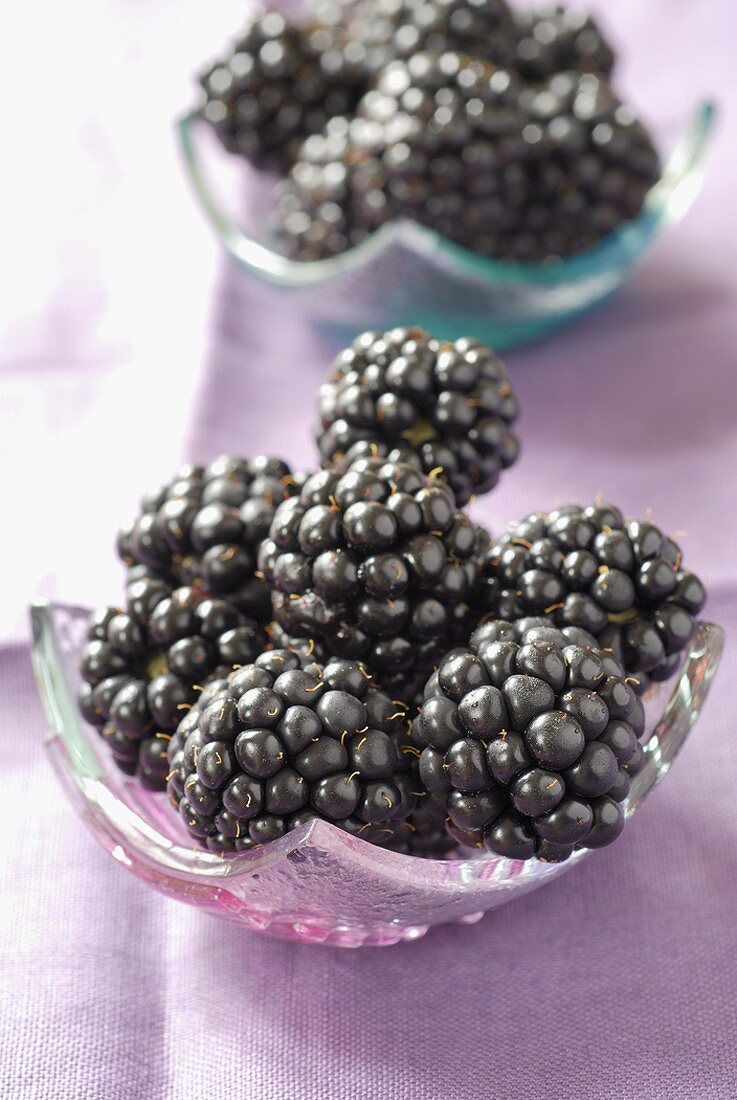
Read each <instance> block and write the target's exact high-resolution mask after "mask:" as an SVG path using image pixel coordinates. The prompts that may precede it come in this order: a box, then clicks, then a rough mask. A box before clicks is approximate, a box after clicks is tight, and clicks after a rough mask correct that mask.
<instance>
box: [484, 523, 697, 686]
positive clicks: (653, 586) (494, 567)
mask: <svg viewBox="0 0 737 1100" xmlns="http://www.w3.org/2000/svg"><path fill="white" fill-rule="evenodd" d="M483 587H484V592H483V596H482V606H483V607H484V608H485V609H486V611H487V613H489V614H491V615H494V616H498V617H501V618H504V619H512V620H514V619H519V618H523V617H524V616H527V615H541V614H544V615H546V616H548V617H549V620H550V622H551V623H553V624H555V625H556V626H560V627H565V626H576V627H581V628H583V629H585V630H587V631H589V632H590V633H591V634H593V635H594V636H595V637H596V638H597V641H598V644H599V645H600V646H601V647H603V648H605V649H608V650H611V651H612V653H613V654H614V656H615V657H616V659H617V660H618V661H620V663H621V664H622V665H623V666H624V668H625V669H626V670H627V672H628V673H629V674H630V675H633V676H635V677H637V678H638V680H639V687H640V690H644V688H646V687H647V686H648V684H649V682H650V681H651V680H655V681H659V680H666V679H668V678H669V677H670V676H671V675H672V674H673V673H674V672H675V670H676V669H677V668H678V665H679V663H680V660H681V654H682V652H683V650H684V648H685V646H686V645H687V644H688V642H689V640H690V638H691V635H692V634H693V631H694V626H695V619H696V616H697V615H698V614H699V612H700V611H701V609H702V608H703V606H704V603H705V601H706V591H705V589H704V586H703V584H702V582H701V581H700V580H699V578H698V577H697V576H696V575H695V574H694V573H692V572H690V571H689V570H687V569H686V568H685V567H684V564H683V554H682V551H681V548H680V547H679V546H678V544H677V543H676V542H675V541H674V540H673V539H672V538H669V537H668V536H666V535H664V534H663V532H662V531H661V530H660V528H659V527H656V526H655V524H653V523H651V522H650V521H649V520H626V519H625V517H624V515H623V513H622V512H621V511H620V509H619V508H617V507H615V506H614V505H612V504H606V503H596V502H595V503H593V504H590V505H588V506H586V507H582V506H581V505H579V504H566V505H563V506H562V507H560V508H556V509H554V510H553V511H552V512H548V513H533V514H532V515H529V516H527V517H525V518H524V519H523V520H521V521H520V522H519V523H515V524H512V525H511V526H510V527H509V528H508V529H507V531H506V532H505V533H504V534H503V535H502V536H501V537H500V538H499V539H497V540H496V541H495V542H494V543H492V545H491V546H490V548H489V549H488V551H487V553H486V560H485V565H484V581H483Z"/></svg>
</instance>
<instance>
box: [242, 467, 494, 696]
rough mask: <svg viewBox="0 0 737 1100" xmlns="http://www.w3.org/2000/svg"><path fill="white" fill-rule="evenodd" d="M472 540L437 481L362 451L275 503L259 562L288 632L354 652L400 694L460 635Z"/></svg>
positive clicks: (475, 568)
mask: <svg viewBox="0 0 737 1100" xmlns="http://www.w3.org/2000/svg"><path fill="white" fill-rule="evenodd" d="M482 547H483V541H482V538H481V536H480V534H479V532H478V530H477V528H476V526H475V525H474V524H473V523H472V522H471V520H470V519H469V518H468V517H467V516H466V515H465V514H464V513H463V512H460V511H459V510H458V508H457V507H456V503H455V499H454V497H453V493H452V491H451V490H450V489H449V488H448V486H447V485H446V484H444V483H443V482H442V481H440V480H439V479H437V478H436V479H432V478H429V477H426V476H425V475H424V474H423V473H422V472H421V471H420V470H419V469H418V468H417V466H416V465H410V464H402V463H397V462H391V461H387V460H385V459H383V458H380V457H375V458H374V457H364V458H359V459H356V461H355V462H353V463H352V464H351V465H350V466H349V467H348V468H347V469H346V470H341V469H338V470H336V469H325V470H322V471H320V472H319V473H317V474H314V475H313V476H312V477H311V478H310V479H309V480H308V481H307V482H306V483H305V485H304V487H303V488H302V492H301V493H300V495H299V496H298V497H294V498H292V499H291V500H288V501H285V503H284V504H282V505H281V506H280V507H279V508H278V509H277V512H276V515H275V516H274V522H273V524H272V527H271V535H270V538H269V539H268V540H266V542H264V543H263V545H262V549H261V556H260V564H261V569H262V571H263V573H264V575H265V576H266V579H267V580H268V582H269V583H270V585H271V586H272V605H273V609H274V617H275V618H276V620H277V621H278V622H279V623H280V624H281V625H282V627H283V628H284V629H285V630H286V631H287V632H288V633H290V634H294V635H304V636H307V637H316V638H318V639H320V640H321V641H322V643H323V644H324V645H325V646H326V647H327V649H328V651H329V652H330V653H331V654H334V655H335V656H338V657H346V658H349V659H352V660H362V661H365V662H366V664H367V665H368V666H369V668H370V669H371V671H372V673H373V674H374V675H375V676H376V679H377V682H378V683H379V684H380V685H381V686H382V687H384V688H386V689H387V690H390V691H392V692H397V691H401V692H402V698H403V699H405V700H409V699H411V698H412V697H413V695H414V693H415V691H416V690H417V688H419V687H420V686H421V683H422V681H424V679H425V678H426V676H427V675H428V673H429V672H430V671H431V669H432V666H433V664H434V662H435V661H436V660H437V659H438V657H439V656H440V655H441V654H442V652H443V651H444V650H445V649H447V648H448V646H449V645H452V644H453V642H454V640H455V639H458V638H462V637H463V636H464V634H467V633H468V630H469V628H470V626H471V624H472V621H473V607H474V604H475V601H476V597H477V592H478V582H479V569H480V566H479V557H480V551H481V549H482Z"/></svg>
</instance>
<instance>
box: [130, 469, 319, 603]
mask: <svg viewBox="0 0 737 1100" xmlns="http://www.w3.org/2000/svg"><path fill="white" fill-rule="evenodd" d="M301 480H302V478H301V475H293V474H292V472H291V470H290V469H289V467H288V466H287V464H286V463H285V462H282V461H281V460H280V459H276V458H267V457H263V456H261V457H258V458H254V459H253V460H250V461H249V460H247V459H244V458H233V457H231V456H228V455H223V456H222V457H220V458H217V459H215V461H214V462H211V463H210V465H209V466H204V467H203V466H183V467H182V468H181V469H180V470H179V471H178V473H177V474H176V476H175V477H174V479H173V480H172V481H170V482H169V483H168V484H167V485H164V486H163V487H162V488H161V489H159V490H158V491H156V492H154V493H151V494H150V495H148V496H146V497H144V499H143V501H142V502H141V513H140V515H139V516H138V518H137V519H136V520H135V522H134V523H133V524H132V526H131V527H129V528H127V529H125V530H124V531H122V532H121V533H120V535H119V536H118V554H119V556H120V558H121V559H122V560H123V561H124V562H125V563H126V564H127V565H129V566H135V565H137V566H141V567H143V568H144V569H145V570H148V571H151V572H152V573H153V574H154V575H157V576H160V577H161V578H163V579H164V580H165V581H166V582H168V583H169V584H171V585H172V586H174V585H176V584H185V585H195V586H198V587H201V588H202V589H203V590H204V591H205V592H207V593H208V594H209V595H212V596H221V597H224V598H227V600H228V602H229V603H232V604H233V605H234V606H235V607H237V608H238V610H240V611H242V612H243V613H244V614H247V615H250V616H251V617H252V618H255V619H257V620H259V621H260V622H267V621H268V619H269V618H270V617H271V615H270V602H269V593H268V589H267V587H266V585H265V583H264V581H263V579H262V578H260V577H259V576H257V575H256V574H257V570H256V558H257V553H258V547H259V544H260V543H261V541H262V539H264V538H265V537H266V535H267V534H268V531H269V526H270V524H271V520H272V517H273V515H274V512H275V510H276V508H277V506H278V505H279V504H280V503H281V502H282V501H283V500H286V499H287V498H288V497H290V496H292V495H293V494H294V493H295V492H298V491H299V487H300V483H301Z"/></svg>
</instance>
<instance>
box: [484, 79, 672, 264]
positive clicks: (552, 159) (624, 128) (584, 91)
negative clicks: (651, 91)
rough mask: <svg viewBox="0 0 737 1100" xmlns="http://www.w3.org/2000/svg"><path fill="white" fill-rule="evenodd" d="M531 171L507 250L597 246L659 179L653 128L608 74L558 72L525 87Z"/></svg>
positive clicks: (529, 256) (552, 252) (539, 254)
mask: <svg viewBox="0 0 737 1100" xmlns="http://www.w3.org/2000/svg"><path fill="white" fill-rule="evenodd" d="M520 107H521V109H522V110H523V112H524V113H525V114H526V115H527V124H526V125H525V127H524V130H523V132H522V139H523V142H524V144H525V145H526V146H527V150H528V154H527V159H526V164H527V170H526V179H525V187H524V190H525V192H526V194H525V196H524V198H523V200H522V202H521V206H520V217H519V223H518V228H517V231H516V233H515V236H514V237H513V238H510V239H509V240H508V241H507V244H506V246H505V252H506V254H507V255H508V256H510V257H511V258H513V259H518V260H536V261H540V260H544V259H548V258H550V257H560V256H569V255H573V254H574V253H577V252H582V251H584V250H586V249H588V248H592V247H593V246H594V245H596V244H597V243H598V242H599V241H600V240H602V238H604V237H606V236H607V235H608V234H609V233H611V232H613V231H614V230H615V229H617V228H618V227H619V226H620V225H621V224H622V223H624V222H627V221H630V220H632V219H633V218H635V217H636V216H637V215H638V214H639V213H640V211H641V210H642V208H643V205H644V203H645V199H646V197H647V193H648V191H649V190H650V188H651V187H652V186H653V185H654V184H655V183H657V181H658V179H659V178H660V160H659V158H658V154H657V152H656V150H655V148H654V146H653V143H652V140H651V138H650V135H649V134H648V132H647V130H646V129H645V127H644V126H643V124H642V123H641V122H640V121H639V120H638V119H637V117H636V115H635V114H634V112H633V111H632V109H631V108H630V107H628V106H626V105H625V104H624V103H622V102H621V100H620V99H618V97H617V96H616V95H615V94H614V92H613V91H612V89H611V86H610V85H609V84H608V82H607V81H606V79H605V78H604V77H603V76H599V75H594V74H593V73H583V74H582V73H575V72H567V73H558V74H556V75H555V76H553V77H551V79H550V80H549V81H547V83H545V84H543V85H541V86H537V87H532V86H530V85H526V86H524V87H523V89H522V92H521V96H520Z"/></svg>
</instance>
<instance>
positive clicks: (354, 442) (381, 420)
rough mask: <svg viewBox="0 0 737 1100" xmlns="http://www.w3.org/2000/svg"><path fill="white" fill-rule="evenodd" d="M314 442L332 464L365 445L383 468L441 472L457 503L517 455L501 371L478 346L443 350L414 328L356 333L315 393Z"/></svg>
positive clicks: (467, 342)
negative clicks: (410, 464)
mask: <svg viewBox="0 0 737 1100" xmlns="http://www.w3.org/2000/svg"><path fill="white" fill-rule="evenodd" d="M318 408H319V414H320V420H319V423H318V425H317V428H316V430H315V439H316V441H317V445H318V447H319V448H320V454H321V455H322V458H323V461H324V462H325V463H327V464H335V463H336V462H340V461H341V460H343V459H345V457H346V455H347V456H348V459H350V457H351V456H352V455H356V454H357V453H359V452H360V453H368V452H370V448H371V446H372V445H373V444H379V445H381V447H382V448H384V449H385V452H386V454H387V457H388V458H389V459H390V460H391V461H407V460H408V459H410V460H411V459H412V456H414V455H416V456H418V457H419V459H420V463H421V467H422V469H423V470H424V471H425V473H427V474H429V473H430V472H431V471H433V470H439V471H442V473H441V476H442V478H443V479H445V480H447V481H448V483H449V485H450V487H451V489H452V490H453V492H454V493H455V496H456V500H457V502H458V504H460V505H464V504H466V503H467V502H468V500H469V499H470V498H471V496H472V495H473V494H475V493H485V492H488V490H489V489H491V488H493V486H494V485H496V483H497V481H498V480H499V475H500V474H501V471H502V470H503V469H505V468H506V467H508V466H510V465H511V464H512V463H513V462H514V461H515V459H516V458H517V455H518V453H519V442H518V440H517V436H516V435H515V434H514V433H513V431H512V429H511V425H512V424H513V423H514V421H515V420H516V418H517V414H518V412H519V406H518V404H517V398H516V397H515V395H514V392H513V391H512V387H511V386H510V384H509V378H508V376H507V372H506V369H505V367H504V364H503V363H502V362H501V360H500V359H498V358H497V356H496V355H495V354H494V352H493V351H491V350H490V349H489V348H487V347H486V346H485V345H484V344H482V343H481V342H480V341H478V340H474V339H471V338H469V337H464V338H463V339H462V340H456V341H455V343H451V342H449V341H445V342H441V341H440V340H436V339H435V337H433V336H430V335H429V334H428V333H427V332H424V331H423V330H422V329H420V328H413V329H394V330H392V331H391V332H386V333H379V332H364V333H363V334H362V335H361V336H359V337H357V339H356V340H354V342H353V343H352V344H351V346H350V347H349V348H346V350H345V351H343V352H341V354H340V355H339V356H338V358H337V359H336V361H335V363H334V366H333V371H332V373H331V375H330V377H329V378H328V379H327V381H326V382H325V383H324V384H323V385H322V387H321V388H320V395H319V402H318Z"/></svg>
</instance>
